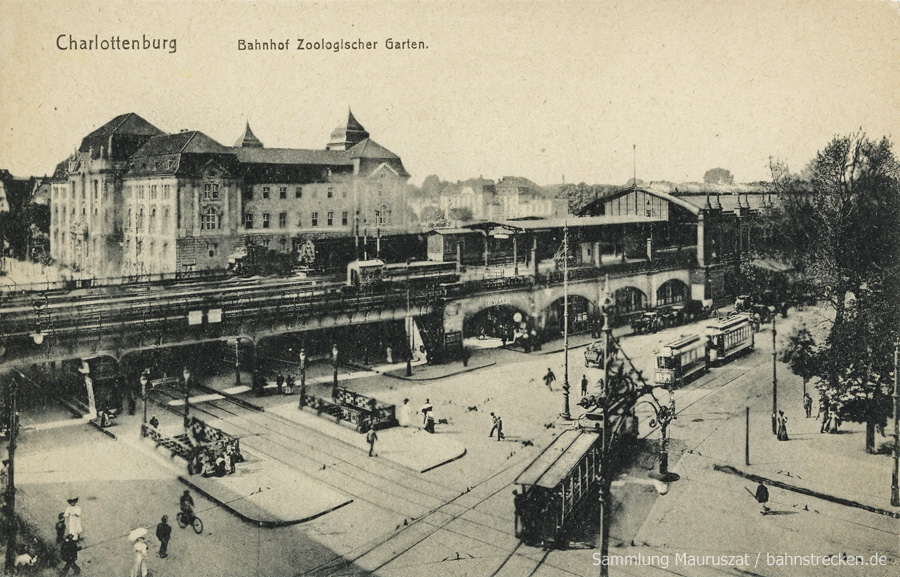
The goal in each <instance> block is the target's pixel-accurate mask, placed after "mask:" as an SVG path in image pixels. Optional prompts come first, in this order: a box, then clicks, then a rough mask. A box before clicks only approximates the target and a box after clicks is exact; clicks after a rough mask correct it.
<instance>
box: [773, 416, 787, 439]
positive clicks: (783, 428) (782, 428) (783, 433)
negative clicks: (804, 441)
mask: <svg viewBox="0 0 900 577" xmlns="http://www.w3.org/2000/svg"><path fill="white" fill-rule="evenodd" d="M776 423H777V425H778V427H777V434H776V436H777V437H778V440H779V441H787V440H788V434H787V417H785V416H784V411H778V418H777V419H776Z"/></svg>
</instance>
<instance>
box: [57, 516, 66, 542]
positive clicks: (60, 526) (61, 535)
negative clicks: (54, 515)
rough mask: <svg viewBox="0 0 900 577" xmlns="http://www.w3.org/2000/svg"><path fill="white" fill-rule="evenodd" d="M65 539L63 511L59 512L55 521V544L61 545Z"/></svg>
mask: <svg viewBox="0 0 900 577" xmlns="http://www.w3.org/2000/svg"><path fill="white" fill-rule="evenodd" d="M65 540H66V520H65V515H64V514H63V513H60V514H59V518H58V519H57V521H56V544H57V545H62V544H63V542H64V541H65Z"/></svg>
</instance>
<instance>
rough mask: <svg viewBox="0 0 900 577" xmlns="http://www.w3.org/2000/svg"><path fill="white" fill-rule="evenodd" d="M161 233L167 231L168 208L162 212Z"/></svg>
mask: <svg viewBox="0 0 900 577" xmlns="http://www.w3.org/2000/svg"><path fill="white" fill-rule="evenodd" d="M162 226H163V231H164V232H165V231H167V230H169V207H168V206H167V207H166V208H165V210H164V211H163V221H162Z"/></svg>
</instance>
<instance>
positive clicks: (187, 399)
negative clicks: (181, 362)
mask: <svg viewBox="0 0 900 577" xmlns="http://www.w3.org/2000/svg"><path fill="white" fill-rule="evenodd" d="M183 376H184V427H185V428H187V427H188V425H189V424H190V420H189V417H188V413H190V410H191V369H189V368H187V367H184V373H183Z"/></svg>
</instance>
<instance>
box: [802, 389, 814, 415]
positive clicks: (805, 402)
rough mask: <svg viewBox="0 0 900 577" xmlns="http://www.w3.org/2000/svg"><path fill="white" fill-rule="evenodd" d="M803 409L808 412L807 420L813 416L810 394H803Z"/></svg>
mask: <svg viewBox="0 0 900 577" xmlns="http://www.w3.org/2000/svg"><path fill="white" fill-rule="evenodd" d="M803 409H804V410H805V411H806V418H807V419H808V418H810V417H811V416H812V397H810V396H809V393H803Z"/></svg>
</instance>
